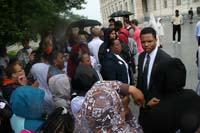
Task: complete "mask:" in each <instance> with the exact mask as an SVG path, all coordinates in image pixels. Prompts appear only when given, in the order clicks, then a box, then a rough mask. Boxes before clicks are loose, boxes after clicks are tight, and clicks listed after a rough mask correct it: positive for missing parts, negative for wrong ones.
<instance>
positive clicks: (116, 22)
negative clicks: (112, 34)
mask: <svg viewBox="0 0 200 133" xmlns="http://www.w3.org/2000/svg"><path fill="white" fill-rule="evenodd" d="M115 27H120V28H122V27H123V24H122V22H121V21H115Z"/></svg>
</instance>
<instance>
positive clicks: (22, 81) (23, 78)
mask: <svg viewBox="0 0 200 133" xmlns="http://www.w3.org/2000/svg"><path fill="white" fill-rule="evenodd" d="M17 79H18V83H19V84H20V85H26V84H27V78H26V76H25V75H21V76H19V77H18V78H17Z"/></svg>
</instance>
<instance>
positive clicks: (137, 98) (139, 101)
mask: <svg viewBox="0 0 200 133" xmlns="http://www.w3.org/2000/svg"><path fill="white" fill-rule="evenodd" d="M129 94H131V95H132V97H133V99H134V103H135V104H136V105H138V106H143V107H144V106H145V99H144V95H143V93H142V92H141V91H140V90H139V89H137V88H136V87H134V86H129Z"/></svg>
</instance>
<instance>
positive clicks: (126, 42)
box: [118, 31, 128, 45]
mask: <svg viewBox="0 0 200 133" xmlns="http://www.w3.org/2000/svg"><path fill="white" fill-rule="evenodd" d="M120 34H121V35H123V36H125V38H126V39H125V40H123V39H122V38H120ZM118 37H119V39H120V40H121V41H123V42H124V43H125V44H127V45H128V35H127V34H126V33H124V32H121V31H120V32H118Z"/></svg>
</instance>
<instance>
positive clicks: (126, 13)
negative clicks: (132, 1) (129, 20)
mask: <svg viewBox="0 0 200 133" xmlns="http://www.w3.org/2000/svg"><path fill="white" fill-rule="evenodd" d="M129 15H133V13H132V12H129V11H123V10H120V11H116V12H113V13H112V14H111V15H110V17H124V16H129Z"/></svg>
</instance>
